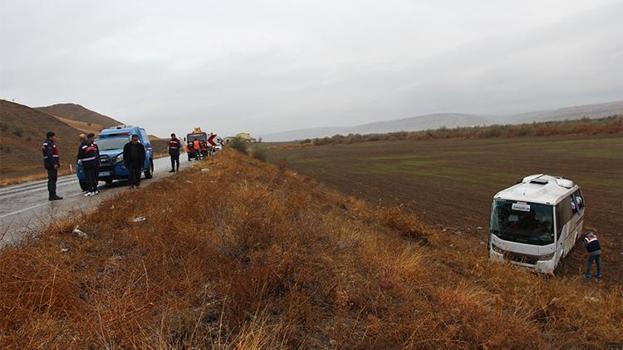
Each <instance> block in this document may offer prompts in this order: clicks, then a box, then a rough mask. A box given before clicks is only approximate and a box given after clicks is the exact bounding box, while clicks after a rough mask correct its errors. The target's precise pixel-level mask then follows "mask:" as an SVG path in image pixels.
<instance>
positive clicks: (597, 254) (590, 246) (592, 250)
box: [584, 231, 601, 279]
mask: <svg viewBox="0 0 623 350" xmlns="http://www.w3.org/2000/svg"><path fill="white" fill-rule="evenodd" d="M584 246H585V247H586V251H587V252H588V260H587V261H586V272H585V273H584V277H585V278H587V279H590V278H591V272H592V269H593V261H594V262H595V265H597V274H596V275H595V278H597V279H600V278H601V246H600V245H599V240H598V239H597V235H595V234H594V233H593V232H592V231H588V232H587V233H586V234H585V235H584Z"/></svg>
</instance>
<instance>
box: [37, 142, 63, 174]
mask: <svg viewBox="0 0 623 350" xmlns="http://www.w3.org/2000/svg"><path fill="white" fill-rule="evenodd" d="M41 153H43V166H44V167H45V168H46V169H54V166H55V165H59V166H60V164H61V159H60V156H59V154H58V147H56V144H55V143H54V141H52V140H50V139H45V141H43V145H42V146H41Z"/></svg>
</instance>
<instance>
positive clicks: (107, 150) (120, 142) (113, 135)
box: [76, 125, 154, 190]
mask: <svg viewBox="0 0 623 350" xmlns="http://www.w3.org/2000/svg"><path fill="white" fill-rule="evenodd" d="M132 135H138V138H139V142H141V143H142V144H143V145H144V146H145V164H144V166H143V172H144V173H145V178H147V179H151V178H152V176H153V172H154V153H153V149H152V146H151V142H149V137H148V135H147V133H146V132H145V129H143V128H140V127H137V126H129V125H119V126H116V127H114V128H108V129H103V130H102V131H101V132H100V134H99V135H98V136H97V138H96V139H95V144H97V146H98V148H99V151H100V164H99V165H100V167H99V173H98V178H99V181H105V182H106V184H107V185H110V184H112V182H113V181H114V180H120V179H127V178H128V169H126V167H125V165H124V164H123V146H125V144H126V143H128V142H130V139H131V138H132ZM76 169H77V171H76V175H77V176H78V181H79V182H80V187H81V188H82V189H83V190H86V188H87V185H86V175H85V173H84V169H83V168H82V165H81V164H80V163H78V164H77V165H76Z"/></svg>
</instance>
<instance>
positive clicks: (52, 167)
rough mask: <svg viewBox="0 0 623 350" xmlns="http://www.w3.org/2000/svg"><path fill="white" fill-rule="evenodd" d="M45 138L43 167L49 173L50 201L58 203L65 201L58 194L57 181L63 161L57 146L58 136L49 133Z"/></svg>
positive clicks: (42, 147)
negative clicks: (61, 200)
mask: <svg viewBox="0 0 623 350" xmlns="http://www.w3.org/2000/svg"><path fill="white" fill-rule="evenodd" d="M45 137H46V139H45V141H43V145H42V146H41V152H42V153H43V167H44V168H45V169H46V170H47V171H48V199H49V200H51V201H56V200H59V199H63V197H60V196H58V195H57V194H56V180H57V179H58V168H60V166H61V161H60V156H59V153H58V147H57V146H56V134H55V133H54V132H52V131H48V133H47V134H46V135H45Z"/></svg>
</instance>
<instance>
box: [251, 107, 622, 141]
mask: <svg viewBox="0 0 623 350" xmlns="http://www.w3.org/2000/svg"><path fill="white" fill-rule="evenodd" d="M620 114H623V101H614V102H607V103H599V104H591V105H581V106H574V107H566V108H560V109H555V110H544V111H537V112H529V113H521V114H515V115H507V116H496V117H492V116H482V115H474V114H463V113H437V114H426V115H421V116H417V117H411V118H404V119H394V120H387V121H380V122H374V123H367V124H362V125H356V126H337V127H318V128H308V129H298V130H290V131H284V132H277V133H271V134H265V135H261V136H262V139H263V140H265V141H293V140H303V139H308V138H309V139H311V138H320V137H326V136H333V135H338V134H341V135H347V134H383V133H388V132H396V131H420V130H427V129H438V128H441V127H444V126H445V127H447V128H456V127H465V126H476V125H481V126H484V125H492V124H521V123H530V122H542V121H559V120H566V119H569V120H573V119H581V118H603V117H608V116H611V115H620Z"/></svg>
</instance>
